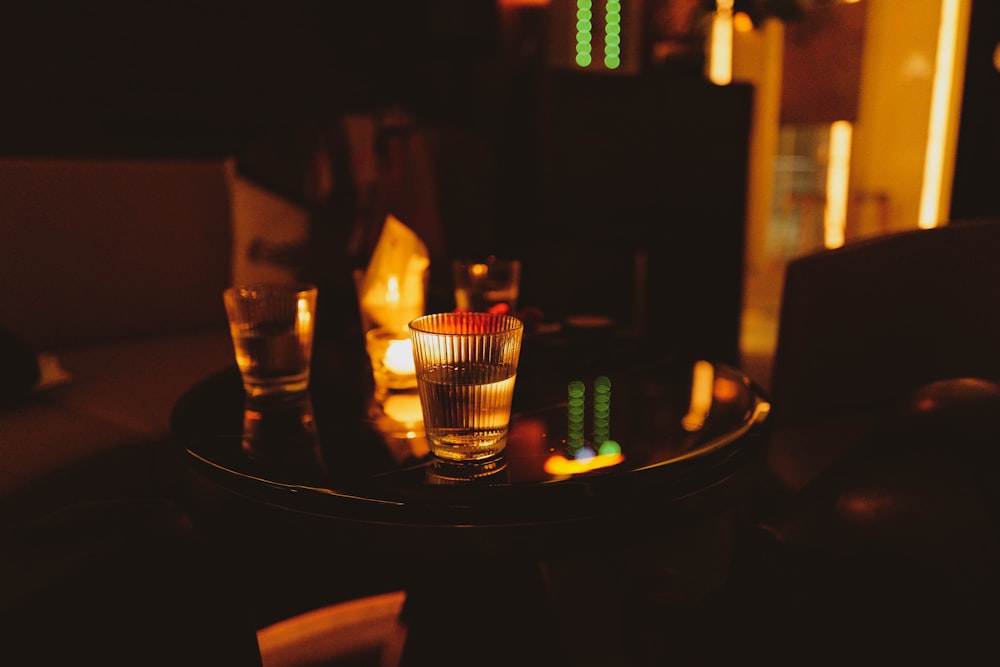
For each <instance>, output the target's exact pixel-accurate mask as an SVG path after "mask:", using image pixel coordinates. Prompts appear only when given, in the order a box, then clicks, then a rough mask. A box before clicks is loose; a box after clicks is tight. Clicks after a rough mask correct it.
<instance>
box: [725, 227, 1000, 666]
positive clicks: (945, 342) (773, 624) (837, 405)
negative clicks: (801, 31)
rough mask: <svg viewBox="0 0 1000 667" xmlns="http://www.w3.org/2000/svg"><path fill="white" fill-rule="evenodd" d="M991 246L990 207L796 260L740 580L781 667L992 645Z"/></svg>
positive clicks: (999, 292)
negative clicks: (981, 216) (978, 216)
mask: <svg viewBox="0 0 1000 667" xmlns="http://www.w3.org/2000/svg"><path fill="white" fill-rule="evenodd" d="M998 252H1000V220H993V221H990V220H977V221H964V222H953V223H951V224H948V225H946V226H942V227H938V228H934V229H930V230H915V231H905V232H898V233H893V234H889V235H887V236H881V237H877V238H872V239H869V240H865V241H859V242H855V243H853V244H848V245H847V246H845V247H843V248H840V249H836V250H824V251H820V252H817V253H814V254H811V255H808V256H804V257H801V258H798V259H796V260H793V261H792V262H791V263H790V264H789V265H788V268H787V273H786V276H785V291H784V293H783V302H782V308H781V315H780V321H779V333H778V342H777V349H776V355H775V363H774V370H773V378H772V385H771V398H772V406H773V410H772V418H773V420H772V422H771V432H770V433H769V442H768V449H767V456H766V464H765V466H764V473H765V475H766V477H765V480H766V481H768V482H770V484H765V485H764V486H763V488H764V491H762V493H761V494H760V496H759V497H757V498H755V499H754V502H751V503H750V504H749V506H748V511H747V518H748V521H747V524H746V525H747V532H746V534H745V535H744V537H745V538H746V539H745V541H743V542H741V547H740V549H739V550H738V552H739V554H740V555H739V557H738V558H737V559H736V565H735V566H734V570H733V576H732V581H731V584H730V586H729V587H728V590H727V593H728V596H729V597H728V600H727V603H728V604H730V605H731V606H730V607H729V608H728V610H729V611H730V612H734V616H733V617H734V618H736V617H737V616H738V615H739V614H740V613H743V614H747V615H748V616H747V617H748V618H749V617H750V616H753V620H752V621H750V622H747V623H742V624H740V625H739V626H738V627H737V628H736V629H737V630H738V631H739V632H740V633H741V635H740V636H741V637H742V638H743V639H745V640H746V641H747V642H748V644H750V645H752V646H753V647H754V650H759V651H763V652H765V653H768V654H769V657H770V658H771V659H772V663H771V664H792V663H793V662H794V663H801V662H810V663H815V662H821V663H826V662H830V663H831V664H833V663H834V662H836V661H837V660H838V659H850V660H856V659H861V658H864V657H865V656H867V657H868V658H870V659H871V662H872V663H877V662H880V661H888V662H895V663H899V662H906V661H932V662H933V661H944V662H951V663H961V662H964V661H968V660H971V659H973V658H975V659H979V655H980V654H982V655H988V656H990V657H989V658H988V659H990V660H996V659H997V654H998V647H997V646H996V645H995V643H994V642H993V641H992V639H991V638H990V631H989V628H990V627H991V626H992V625H993V624H995V623H996V622H997V620H998V616H1000V614H998V613H997V610H996V609H995V605H994V604H993V603H992V600H994V599H995V597H996V595H997V594H998V593H1000V493H998V491H997V490H998V489H1000V465H998V464H1000V447H998V445H1000V350H998V341H1000V309H998V308H997V304H998V303H1000V263H998V262H997V259H996V256H997V253H998ZM734 610H736V611H734ZM751 610H753V614H751V613H750V612H751ZM865 664H869V663H868V662H865Z"/></svg>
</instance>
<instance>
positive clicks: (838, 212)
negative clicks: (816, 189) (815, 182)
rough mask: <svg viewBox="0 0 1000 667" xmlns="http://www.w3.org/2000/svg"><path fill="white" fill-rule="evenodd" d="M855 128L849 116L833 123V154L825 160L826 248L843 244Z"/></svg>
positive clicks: (831, 146) (831, 143) (824, 229)
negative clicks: (852, 139)
mask: <svg viewBox="0 0 1000 667" xmlns="http://www.w3.org/2000/svg"><path fill="white" fill-rule="evenodd" d="M853 129H854V128H853V127H852V126H851V124H850V123H849V122H847V121H846V120H838V121H836V122H834V123H833V124H832V125H830V152H829V156H830V157H829V159H828V160H827V164H826V207H825V208H824V210H823V245H824V246H826V247H827V248H839V247H840V246H842V245H844V238H845V233H846V230H847V186H848V183H849V182H850V175H851V137H852V135H853Z"/></svg>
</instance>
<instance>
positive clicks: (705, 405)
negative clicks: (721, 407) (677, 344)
mask: <svg viewBox="0 0 1000 667" xmlns="http://www.w3.org/2000/svg"><path fill="white" fill-rule="evenodd" d="M714 384H715V367H714V366H712V364H710V363H709V362H707V361H696V362H695V364H694V369H693V371H692V375H691V404H690V406H689V407H688V412H687V414H686V415H684V418H683V419H681V425H682V426H683V427H684V429H685V430H687V431H698V430H700V429H701V428H702V427H704V426H705V420H706V419H707V418H708V413H709V411H710V410H711V409H712V387H713V385H714Z"/></svg>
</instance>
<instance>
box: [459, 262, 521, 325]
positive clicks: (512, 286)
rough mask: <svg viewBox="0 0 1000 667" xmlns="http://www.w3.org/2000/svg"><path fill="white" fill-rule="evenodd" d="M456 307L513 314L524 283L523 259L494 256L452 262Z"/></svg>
mask: <svg viewBox="0 0 1000 667" xmlns="http://www.w3.org/2000/svg"><path fill="white" fill-rule="evenodd" d="M451 266H452V275H453V278H454V283H455V285H454V287H455V307H456V309H458V310H461V311H471V312H478V313H496V314H513V313H514V312H515V311H516V310H517V297H518V293H519V292H520V286H521V262H520V261H518V260H516V259H500V258H498V257H494V256H490V257H487V258H485V259H480V260H465V259H456V260H454V261H453V262H452V265H451Z"/></svg>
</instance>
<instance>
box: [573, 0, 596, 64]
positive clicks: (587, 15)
mask: <svg viewBox="0 0 1000 667" xmlns="http://www.w3.org/2000/svg"><path fill="white" fill-rule="evenodd" d="M591 7H592V3H591V0H576V40H575V41H576V64H577V65H578V66H579V67H590V63H591V61H592V57H591V51H592V49H593V45H592V44H591V42H592V41H593V28H594V23H593V12H592V11H591Z"/></svg>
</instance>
